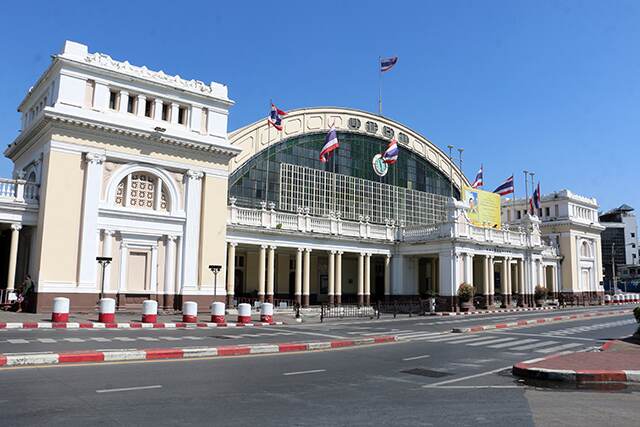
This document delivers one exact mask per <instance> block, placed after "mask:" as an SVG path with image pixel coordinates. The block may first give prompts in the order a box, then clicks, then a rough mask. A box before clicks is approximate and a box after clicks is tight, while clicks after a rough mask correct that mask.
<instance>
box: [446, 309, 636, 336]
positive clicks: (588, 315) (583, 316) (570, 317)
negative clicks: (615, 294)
mask: <svg viewBox="0 0 640 427" xmlns="http://www.w3.org/2000/svg"><path fill="white" fill-rule="evenodd" d="M630 312H631V311H630V310H615V311H602V312H597V313H584V314H570V315H565V316H555V317H544V318H542V319H530V320H518V321H516V322H507V323H496V324H494V325H482V326H471V327H469V328H453V332H458V333H468V332H482V331H490V330H493V329H505V328H517V327H519V326H529V325H537V324H540V323H551V322H559V321H563V320H576V319H588V318H591V317H601V316H616V315H622V314H628V313H630Z"/></svg>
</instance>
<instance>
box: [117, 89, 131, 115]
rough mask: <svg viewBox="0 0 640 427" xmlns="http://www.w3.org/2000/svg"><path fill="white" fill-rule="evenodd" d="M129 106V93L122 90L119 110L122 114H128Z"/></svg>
mask: <svg viewBox="0 0 640 427" xmlns="http://www.w3.org/2000/svg"><path fill="white" fill-rule="evenodd" d="M128 105H129V92H127V91H124V90H121V91H120V108H118V111H119V112H121V113H126V112H127V106H128Z"/></svg>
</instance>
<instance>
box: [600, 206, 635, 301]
mask: <svg viewBox="0 0 640 427" xmlns="http://www.w3.org/2000/svg"><path fill="white" fill-rule="evenodd" d="M600 224H601V225H602V226H603V227H605V229H604V231H603V232H602V265H603V266H604V280H605V285H606V286H607V289H613V286H612V283H613V279H614V275H613V265H615V273H616V274H615V277H616V282H617V279H620V278H621V276H624V280H637V279H638V277H640V274H639V272H638V270H640V268H639V267H640V258H639V255H640V249H639V248H638V223H637V221H636V215H635V210H634V209H633V208H632V207H631V206H629V205H626V204H623V205H621V206H619V207H617V208H614V209H611V210H609V211H607V212H605V213H603V214H600Z"/></svg>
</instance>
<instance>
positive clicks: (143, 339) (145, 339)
mask: <svg viewBox="0 0 640 427" xmlns="http://www.w3.org/2000/svg"><path fill="white" fill-rule="evenodd" d="M138 339H139V340H142V341H160V340H159V339H158V338H154V337H138Z"/></svg>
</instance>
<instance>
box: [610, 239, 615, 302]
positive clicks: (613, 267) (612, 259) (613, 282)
mask: <svg viewBox="0 0 640 427" xmlns="http://www.w3.org/2000/svg"><path fill="white" fill-rule="evenodd" d="M615 247H616V242H612V243H611V284H612V285H611V286H612V289H611V291H612V292H613V294H614V295H615V293H616V257H615V254H616V251H615Z"/></svg>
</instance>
